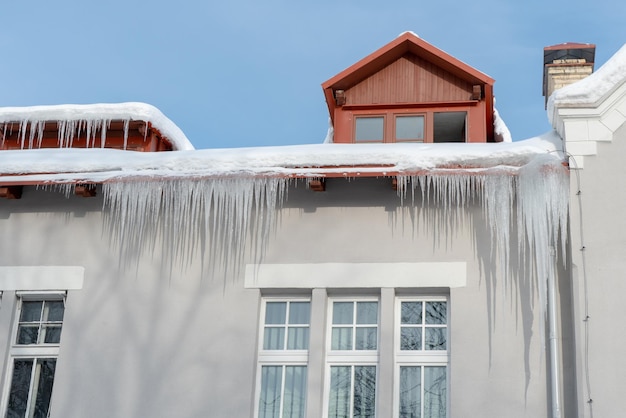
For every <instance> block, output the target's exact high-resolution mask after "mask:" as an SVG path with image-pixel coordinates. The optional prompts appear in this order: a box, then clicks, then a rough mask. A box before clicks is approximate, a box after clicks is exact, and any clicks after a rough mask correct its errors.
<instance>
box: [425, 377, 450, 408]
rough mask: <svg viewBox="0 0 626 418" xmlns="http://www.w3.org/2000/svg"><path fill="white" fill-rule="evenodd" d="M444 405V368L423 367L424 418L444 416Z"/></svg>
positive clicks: (445, 403) (445, 402)
mask: <svg viewBox="0 0 626 418" xmlns="http://www.w3.org/2000/svg"><path fill="white" fill-rule="evenodd" d="M446 405H447V400H446V368H445V367H443V366H440V367H424V418H445V417H446Z"/></svg>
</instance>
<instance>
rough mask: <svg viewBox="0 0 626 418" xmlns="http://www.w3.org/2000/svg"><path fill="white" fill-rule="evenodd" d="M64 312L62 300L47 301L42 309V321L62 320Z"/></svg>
mask: <svg viewBox="0 0 626 418" xmlns="http://www.w3.org/2000/svg"><path fill="white" fill-rule="evenodd" d="M64 312H65V307H64V306H63V301H61V300H58V301H48V302H45V309H44V318H43V319H44V321H51V322H52V321H56V322H61V321H63V313H64Z"/></svg>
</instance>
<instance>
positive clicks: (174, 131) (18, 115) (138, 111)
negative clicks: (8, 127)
mask: <svg viewBox="0 0 626 418" xmlns="http://www.w3.org/2000/svg"><path fill="white" fill-rule="evenodd" d="M111 120H128V121H134V120H137V121H144V122H150V123H152V126H153V127H154V128H156V129H158V130H159V131H160V132H161V134H162V135H164V136H165V137H166V138H167V139H168V141H169V142H170V143H171V144H172V147H173V148H174V149H175V150H193V149H194V146H193V145H192V144H191V142H190V141H189V139H187V137H186V136H185V134H184V133H183V131H182V130H181V129H180V128H179V127H178V126H176V124H174V122H172V121H171V120H170V119H168V118H167V117H166V116H165V115H164V114H163V113H161V111H160V110H159V109H157V108H156V107H154V106H152V105H149V104H146V103H139V102H129V103H100V104H88V105H75V104H65V105H51V106H26V107H2V108H0V123H6V122H20V123H23V124H24V123H37V122H40V121H55V122H71V121H76V122H80V121H83V122H94V121H111Z"/></svg>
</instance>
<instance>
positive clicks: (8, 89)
mask: <svg viewBox="0 0 626 418" xmlns="http://www.w3.org/2000/svg"><path fill="white" fill-rule="evenodd" d="M624 16H626V2H623V1H618V0H613V1H608V0H595V1H594V2H591V1H588V0H585V1H582V0H574V1H563V0H552V1H538V0H528V1H525V2H518V1H506V0H505V1H503V0H474V1H472V2H468V1H465V0H463V1H458V0H455V1H451V0H437V1H433V2H425V1H418V0H411V1H408V0H388V1H386V2H381V1H373V0H334V1H330V0H316V1H306V0H304V1H293V0H265V1H263V2H261V1H258V0H228V1H220V2H216V1H215V0H209V1H180V2H173V1H162V0H153V1H150V2H148V1H139V0H124V1H121V0H109V1H107V2H86V1H84V0H82V1H78V0H57V1H55V2H50V1H43V0H30V1H29V0H25V1H15V2H5V4H3V6H2V24H1V25H0V51H2V57H3V58H2V62H1V63H0V106H30V105H46V104H66V103H80V104H87V103H117V102H128V101H140V102H146V103H150V104H152V105H154V106H156V107H158V108H159V109H160V110H161V111H162V112H163V113H165V115H167V116H168V117H169V118H170V119H172V120H173V121H174V122H175V123H176V124H177V125H178V126H179V127H180V128H181V129H182V130H183V131H184V132H185V133H186V135H187V137H188V138H189V139H190V140H191V141H192V142H193V143H194V145H195V146H196V148H227V147H247V146H267V145H292V144H293V145H295V144H308V143H319V142H321V141H323V139H324V137H325V135H326V130H327V127H328V110H327V108H326V104H325V102H324V96H323V94H322V89H321V86H320V85H321V83H322V82H324V81H326V80H327V79H329V78H330V77H332V76H333V75H335V74H337V73H338V72H340V71H342V70H343V69H345V68H346V67H348V66H350V65H351V64H353V63H354V62H356V61H358V60H359V59H361V58H363V57H364V56H366V55H367V54H369V53H371V52H373V51H374V50H376V49H378V48H379V47H381V46H383V45H384V44H386V43H388V42H390V41H391V40H393V39H394V38H395V37H396V36H397V35H399V34H400V33H402V32H404V31H406V30H411V31H413V32H415V33H417V34H418V35H419V36H420V37H422V38H423V39H424V40H426V41H427V42H429V43H431V44H433V45H435V46H436V47H438V48H440V49H443V50H444V51H446V52H448V53H449V54H451V55H453V56H455V57H456V58H458V59H460V60H462V61H464V62H466V63H467V64H469V65H471V66H473V67H475V68H476V69H478V70H480V71H482V72H484V73H486V74H488V75H489V76H491V77H493V78H494V79H495V80H496V83H495V88H494V90H495V95H496V100H497V108H498V110H499V112H500V115H501V116H502V118H503V119H504V121H505V122H506V124H507V125H508V127H509V129H510V130H511V133H512V135H513V138H514V140H519V139H525V138H529V137H532V136H535V135H538V134H541V133H543V132H545V131H547V130H549V129H550V126H549V124H548V121H547V117H546V114H545V110H544V102H543V100H544V99H543V97H542V95H541V87H542V65H543V47H544V46H548V45H554V44H557V43H562V42H582V43H584V42H588V43H595V44H596V63H597V64H596V68H598V66H599V65H601V64H603V63H604V62H605V61H606V60H607V59H609V58H610V57H611V56H612V55H613V54H614V53H615V52H616V51H617V50H618V49H619V48H620V47H621V46H622V45H623V44H624V43H626V25H624V23H623V19H624Z"/></svg>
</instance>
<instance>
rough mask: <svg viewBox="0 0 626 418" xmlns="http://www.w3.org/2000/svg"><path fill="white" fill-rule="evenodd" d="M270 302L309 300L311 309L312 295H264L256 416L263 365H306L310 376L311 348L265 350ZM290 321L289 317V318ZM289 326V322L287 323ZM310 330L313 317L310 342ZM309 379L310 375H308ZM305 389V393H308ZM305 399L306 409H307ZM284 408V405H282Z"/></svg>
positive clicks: (258, 349) (260, 316)
mask: <svg viewBox="0 0 626 418" xmlns="http://www.w3.org/2000/svg"><path fill="white" fill-rule="evenodd" d="M268 302H309V309H310V303H311V297H309V296H306V297H304V296H295V297H262V298H261V309H260V315H259V321H258V326H259V331H258V332H259V338H258V346H257V367H256V376H255V386H254V387H255V389H254V417H258V416H259V403H260V400H261V384H262V382H261V379H262V372H261V371H262V368H263V366H282V367H284V366H304V367H306V368H307V376H308V362H309V350H308V349H306V350H287V349H284V350H265V349H264V348H263V341H264V338H265V311H266V306H267V303H268ZM287 321H288V318H287ZM286 326H287V327H288V324H287V325H286ZM310 330H311V319H310V318H309V342H310V338H311V336H310ZM284 378H285V377H284V375H283V377H282V379H283V381H282V387H281V395H283V394H284ZM307 379H308V377H307ZM307 391H308V390H307V389H305V393H307ZM307 401H308V399H305V405H304V410H305V411H306V402H307ZM281 408H282V405H281Z"/></svg>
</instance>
